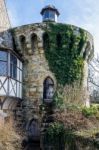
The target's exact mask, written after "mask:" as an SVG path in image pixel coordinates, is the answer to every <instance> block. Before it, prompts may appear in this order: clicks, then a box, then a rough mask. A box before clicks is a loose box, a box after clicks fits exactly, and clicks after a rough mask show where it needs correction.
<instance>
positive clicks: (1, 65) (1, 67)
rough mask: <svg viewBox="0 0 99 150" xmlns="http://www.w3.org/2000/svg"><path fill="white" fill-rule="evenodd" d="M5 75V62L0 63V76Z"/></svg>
mask: <svg viewBox="0 0 99 150" xmlns="http://www.w3.org/2000/svg"><path fill="white" fill-rule="evenodd" d="M3 75H7V62H2V61H0V76H3Z"/></svg>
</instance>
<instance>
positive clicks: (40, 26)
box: [0, 0, 94, 150]
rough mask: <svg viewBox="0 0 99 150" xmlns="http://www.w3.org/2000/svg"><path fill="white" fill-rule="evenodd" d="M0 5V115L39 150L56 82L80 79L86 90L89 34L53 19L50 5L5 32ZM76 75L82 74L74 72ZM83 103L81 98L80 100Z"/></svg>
mask: <svg viewBox="0 0 99 150" xmlns="http://www.w3.org/2000/svg"><path fill="white" fill-rule="evenodd" d="M0 3H1V4H0V6H1V8H2V9H1V10H2V11H1V13H0V15H1V16H0V19H1V20H2V21H1V22H0V26H1V27H2V28H1V29H2V30H1V33H0V38H1V39H2V42H1V43H0V107H1V111H2V114H3V112H4V114H3V115H2V116H7V115H8V114H9V116H11V115H12V116H14V118H15V122H17V123H18V126H20V127H23V126H24V130H25V132H26V134H25V135H27V136H28V138H29V139H32V140H33V141H34V143H35V141H36V142H37V143H38V144H39V147H40V146H41V148H42V147H44V145H43V137H44V136H43V135H44V132H43V131H45V128H46V124H47V123H48V122H51V121H52V120H50V119H49V118H50V116H52V114H50V113H52V111H51V110H50V106H53V96H54V93H55V92H57V88H58V87H59V86H58V85H59V84H60V83H61V84H62V86H64V85H65V84H68V83H71V82H73V81H78V80H81V79H82V81H83V86H84V88H85V89H87V79H88V63H89V61H90V60H91V58H92V57H93V54H94V43H93V37H92V35H91V34H90V33H89V32H87V31H86V30H84V29H81V28H79V27H76V26H73V25H67V24H63V23H58V22H57V19H58V16H59V11H58V10H57V9H56V8H55V7H54V6H52V5H48V6H46V7H44V8H43V9H42V11H41V15H42V22H41V23H34V24H30V25H23V26H20V27H16V28H13V29H11V30H8V28H9V27H10V22H9V18H8V15H7V12H6V6H5V3H4V0H0ZM4 30H6V31H4ZM2 31H4V32H3V33H2ZM5 33H7V34H5ZM48 55H50V57H48ZM49 58H51V59H50V60H49ZM64 62H65V63H64ZM64 66H65V67H64ZM59 70H61V71H60V72H59ZM57 73H58V74H57ZM82 74H83V78H81V76H80V75H82ZM71 79H72V80H71ZM63 81H64V82H63ZM64 83H65V84H64ZM85 103H87V100H86V99H85V100H84V101H83V104H84V105H85ZM45 104H46V107H45V109H44V111H43V109H42V108H43V105H44V106H45ZM5 110H6V111H5ZM5 112H6V114H5ZM49 115H50V116H49ZM46 146H47V145H46ZM42 149H44V150H45V149H49V148H48V146H47V147H46V148H42Z"/></svg>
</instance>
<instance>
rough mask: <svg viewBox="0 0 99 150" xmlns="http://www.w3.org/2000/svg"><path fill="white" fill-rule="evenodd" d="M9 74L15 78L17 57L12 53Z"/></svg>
mask: <svg viewBox="0 0 99 150" xmlns="http://www.w3.org/2000/svg"><path fill="white" fill-rule="evenodd" d="M10 76H11V77H12V78H14V79H16V78H17V58H16V57H15V56H14V55H11V57H10Z"/></svg>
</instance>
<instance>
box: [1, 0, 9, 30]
mask: <svg viewBox="0 0 99 150" xmlns="http://www.w3.org/2000/svg"><path fill="white" fill-rule="evenodd" d="M10 27H11V25H10V20H9V17H8V12H7V8H6V4H5V0H0V32H2V31H5V30H7V29H9V28H10Z"/></svg>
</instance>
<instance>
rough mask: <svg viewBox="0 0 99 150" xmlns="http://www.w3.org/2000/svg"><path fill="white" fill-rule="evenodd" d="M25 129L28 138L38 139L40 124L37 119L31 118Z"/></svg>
mask: <svg viewBox="0 0 99 150" xmlns="http://www.w3.org/2000/svg"><path fill="white" fill-rule="evenodd" d="M26 131H27V134H28V137H29V139H32V140H37V141H38V140H40V124H39V121H38V120H37V119H35V118H33V119H31V120H30V121H29V122H28V124H27V126H26Z"/></svg>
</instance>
